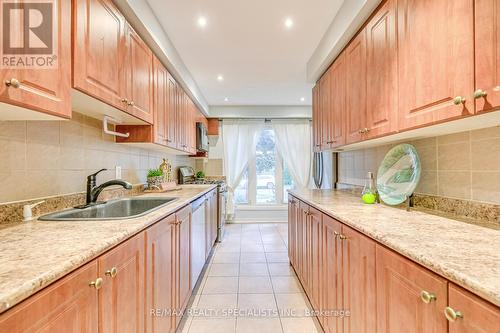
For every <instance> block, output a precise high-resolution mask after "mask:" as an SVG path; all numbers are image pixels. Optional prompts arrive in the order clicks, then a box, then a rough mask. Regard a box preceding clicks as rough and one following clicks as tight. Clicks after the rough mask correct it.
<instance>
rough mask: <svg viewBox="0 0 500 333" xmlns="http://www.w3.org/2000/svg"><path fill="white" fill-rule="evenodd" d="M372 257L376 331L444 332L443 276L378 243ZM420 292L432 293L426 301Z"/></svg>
mask: <svg viewBox="0 0 500 333" xmlns="http://www.w3.org/2000/svg"><path fill="white" fill-rule="evenodd" d="M376 261H377V319H378V320H377V332H387V333H396V332H408V333H411V332H414V333H418V332H434V333H445V332H446V331H447V329H448V325H447V322H446V319H445V317H444V315H443V309H444V308H445V307H446V303H447V302H446V300H447V282H446V280H445V279H443V278H441V277H439V276H437V275H436V274H434V273H432V272H430V271H428V270H426V269H425V268H422V267H420V266H419V265H417V264H415V263H413V262H412V261H410V260H408V259H406V258H404V257H403V256H401V255H399V254H396V253H394V252H392V251H391V250H388V249H385V248H384V247H382V246H379V245H377V246H376ZM422 293H428V294H430V295H433V298H432V299H430V302H429V303H426V302H424V301H423V300H422V298H421V296H422Z"/></svg>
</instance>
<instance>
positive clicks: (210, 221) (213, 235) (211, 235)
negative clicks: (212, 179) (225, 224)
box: [205, 190, 217, 258]
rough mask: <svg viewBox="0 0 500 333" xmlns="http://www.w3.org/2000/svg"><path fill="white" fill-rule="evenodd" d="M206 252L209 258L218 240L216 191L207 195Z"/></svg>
mask: <svg viewBox="0 0 500 333" xmlns="http://www.w3.org/2000/svg"><path fill="white" fill-rule="evenodd" d="M206 199H207V204H206V212H205V216H206V226H205V231H206V241H205V243H206V251H205V258H208V256H209V255H210V251H212V247H213V246H214V244H215V240H216V239H217V191H216V190H214V191H212V192H210V193H208V194H207V195H206Z"/></svg>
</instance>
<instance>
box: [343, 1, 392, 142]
mask: <svg viewBox="0 0 500 333" xmlns="http://www.w3.org/2000/svg"><path fill="white" fill-rule="evenodd" d="M396 8H397V7H396V0H388V1H387V2H385V3H384V4H383V5H382V6H381V7H380V8H379V10H378V11H377V12H376V13H375V15H374V16H373V17H372V19H371V20H370V21H369V22H368V24H367V26H366V49H367V51H366V52H367V55H366V56H367V70H366V71H367V73H366V75H367V83H366V86H367V92H366V124H367V126H366V129H364V133H363V135H364V138H367V139H369V138H375V137H378V136H382V135H386V134H389V133H394V132H396V131H397V130H398V74H397V73H398V61H397V59H398V58H397V48H396V46H397V38H396V28H397V27H396ZM348 75H349V74H348Z"/></svg>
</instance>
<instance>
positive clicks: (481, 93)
mask: <svg viewBox="0 0 500 333" xmlns="http://www.w3.org/2000/svg"><path fill="white" fill-rule="evenodd" d="M486 96H488V93H487V92H486V91H484V90H482V89H478V90H476V91H474V98H475V99H479V98H483V97H486Z"/></svg>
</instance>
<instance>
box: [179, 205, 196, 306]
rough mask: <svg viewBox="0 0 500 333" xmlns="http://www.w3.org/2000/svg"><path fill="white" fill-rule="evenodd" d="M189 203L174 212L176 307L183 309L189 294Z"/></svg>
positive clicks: (190, 286)
mask: <svg viewBox="0 0 500 333" xmlns="http://www.w3.org/2000/svg"><path fill="white" fill-rule="evenodd" d="M191 215H192V211H191V205H188V206H186V207H185V208H183V209H181V210H180V211H179V212H177V213H176V214H175V218H176V224H175V228H176V230H175V235H176V252H177V253H176V259H177V263H176V278H175V279H176V288H175V289H176V291H177V293H176V294H177V296H176V303H175V304H176V309H177V310H178V311H183V310H184V309H185V308H186V305H187V302H188V300H189V297H190V296H191V290H192V289H191V288H192V284H194V283H196V281H191Z"/></svg>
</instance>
